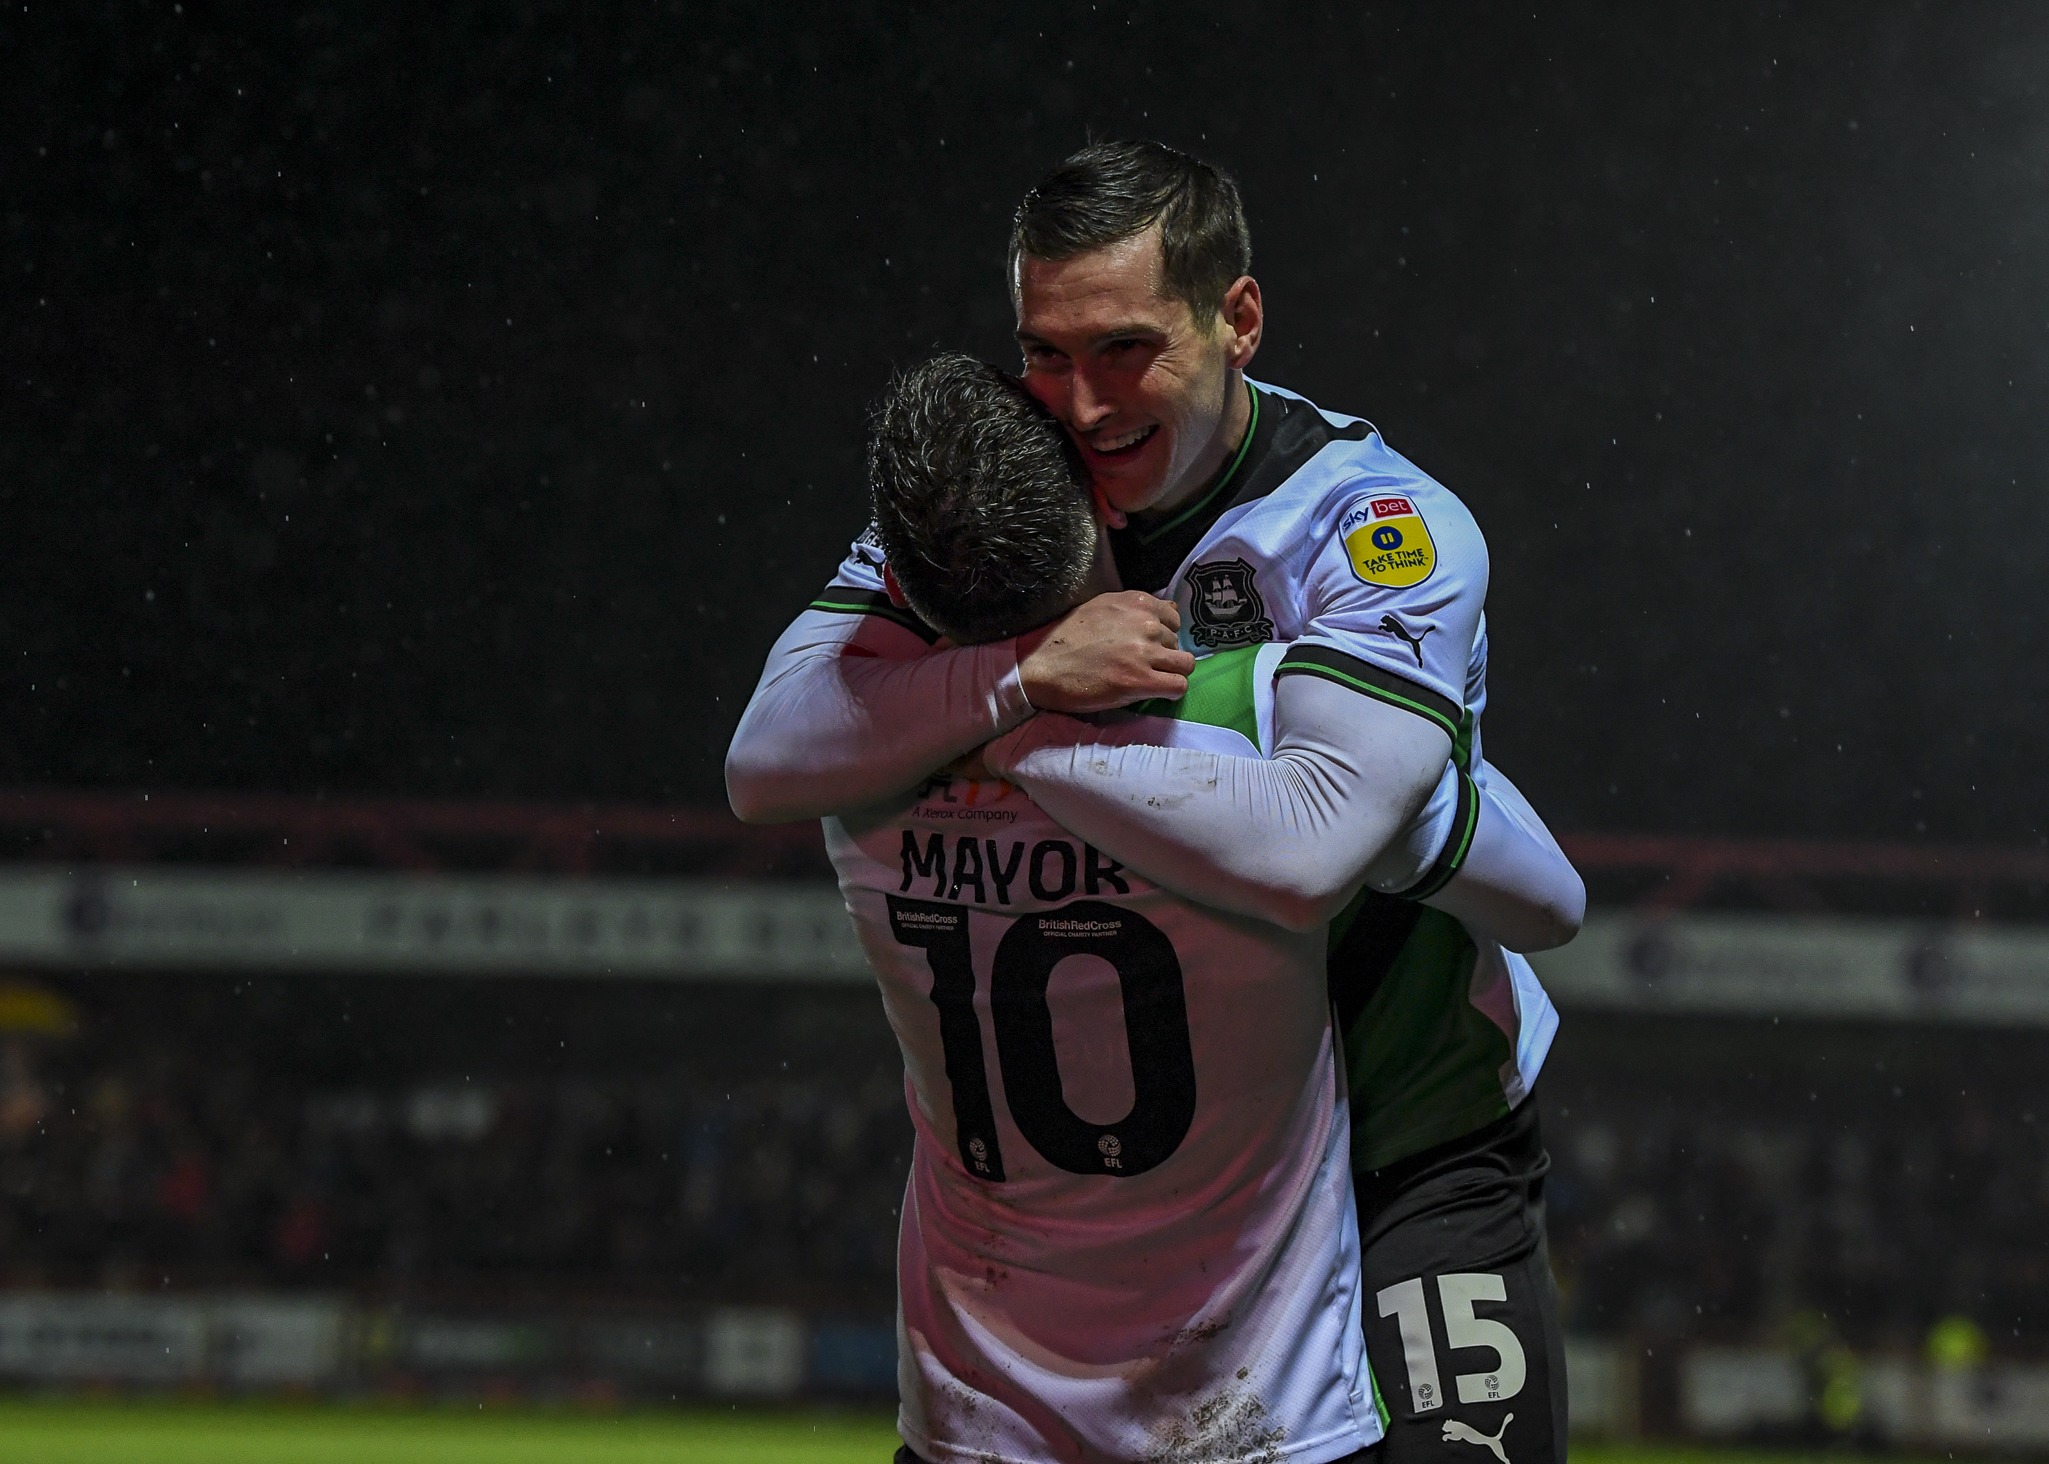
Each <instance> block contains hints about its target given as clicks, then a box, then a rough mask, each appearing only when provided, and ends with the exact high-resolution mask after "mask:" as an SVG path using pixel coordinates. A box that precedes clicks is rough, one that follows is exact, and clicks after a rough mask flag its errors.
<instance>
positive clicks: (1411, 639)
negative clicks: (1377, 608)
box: [1380, 615, 1437, 669]
mask: <svg viewBox="0 0 2049 1464" xmlns="http://www.w3.org/2000/svg"><path fill="white" fill-rule="evenodd" d="M1380 628H1381V629H1382V630H1384V631H1386V632H1387V633H1388V634H1389V635H1391V636H1393V637H1394V638H1395V639H1396V640H1401V641H1407V642H1408V643H1409V649H1410V650H1412V651H1414V652H1415V653H1416V665H1417V667H1418V668H1419V669H1420V668H1421V667H1422V665H1423V635H1428V634H1430V632H1431V631H1433V630H1435V629H1437V627H1436V626H1434V625H1426V626H1424V627H1423V635H1410V634H1409V632H1408V630H1407V629H1406V628H1405V627H1404V626H1403V625H1402V623H1401V622H1400V621H1399V620H1397V619H1395V618H1394V617H1393V616H1392V615H1383V616H1381V617H1380Z"/></svg>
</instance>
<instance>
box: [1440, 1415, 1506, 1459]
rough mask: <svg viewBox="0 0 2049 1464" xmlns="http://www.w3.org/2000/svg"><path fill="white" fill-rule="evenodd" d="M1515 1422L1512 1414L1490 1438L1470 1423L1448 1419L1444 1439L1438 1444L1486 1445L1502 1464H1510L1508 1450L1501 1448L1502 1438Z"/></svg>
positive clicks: (1503, 1420)
mask: <svg viewBox="0 0 2049 1464" xmlns="http://www.w3.org/2000/svg"><path fill="white" fill-rule="evenodd" d="M1514 1422H1515V1415H1514V1414H1513V1413H1511V1414H1509V1415H1508V1417H1506V1418H1504V1419H1502V1420H1501V1427H1500V1428H1498V1429H1496V1430H1495V1431H1494V1433H1493V1435H1492V1436H1491V1437H1490V1436H1489V1435H1487V1434H1483V1433H1481V1432H1480V1431H1479V1430H1478V1429H1477V1428H1474V1427H1473V1426H1472V1425H1471V1424H1470V1423H1460V1422H1459V1421H1458V1420H1457V1419H1456V1418H1447V1419H1445V1420H1444V1437H1443V1438H1441V1439H1439V1440H1438V1442H1439V1443H1444V1444H1485V1445H1486V1446H1487V1447H1488V1448H1490V1449H1492V1450H1493V1451H1494V1457H1495V1458H1497V1459H1499V1460H1500V1461H1501V1464H1508V1450H1506V1449H1504V1448H1502V1447H1501V1436H1502V1435H1503V1434H1505V1433H1507V1432H1508V1426H1509V1425H1510V1424H1511V1423H1514Z"/></svg>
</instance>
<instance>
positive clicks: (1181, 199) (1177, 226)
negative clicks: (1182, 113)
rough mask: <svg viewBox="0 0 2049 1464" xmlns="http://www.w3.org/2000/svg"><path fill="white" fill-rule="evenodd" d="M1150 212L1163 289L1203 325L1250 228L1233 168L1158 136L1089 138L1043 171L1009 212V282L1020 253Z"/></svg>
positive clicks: (1246, 252) (1092, 234)
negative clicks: (1163, 274)
mask: <svg viewBox="0 0 2049 1464" xmlns="http://www.w3.org/2000/svg"><path fill="white" fill-rule="evenodd" d="M1155 221H1157V222H1158V224H1159V226H1160V253H1161V256H1162V258H1163V260H1164V262H1165V266H1166V280H1165V284H1166V290H1167V293H1168V294H1169V295H1170V296H1172V297H1173V298H1175V299H1177V300H1182V301H1185V302H1186V303H1187V305H1188V308H1189V310H1190V311H1191V312H1193V314H1194V316H1195V319H1196V323H1197V325H1199V326H1200V327H1201V328H1202V329H1203V330H1204V331H1207V330H1208V329H1209V328H1210V323H1211V322H1212V321H1213V320H1214V319H1215V317H1216V314H1217V312H1218V311H1219V310H1221V309H1223V306H1224V296H1225V294H1226V293H1228V292H1229V290H1230V288H1231V285H1232V283H1233V282H1234V281H1236V280H1237V279H1238V278H1239V276H1241V275H1244V274H1247V273H1249V272H1250V271H1251V269H1252V233H1251V231H1250V230H1249V229H1247V228H1246V227H1245V206H1244V204H1243V202H1242V201H1241V200H1240V199H1239V197H1238V184H1237V183H1236V182H1235V181H1234V180H1233V179H1232V177H1231V175H1230V174H1229V173H1226V172H1225V171H1224V170H1223V169H1222V168H1218V167H1215V166H1213V165H1212V164H1209V163H1205V162H1203V161H1202V160H1201V159H1200V158H1192V157H1190V156H1189V155H1188V154H1187V153H1185V152H1181V151H1179V150H1178V149H1175V148H1171V147H1168V146H1166V145H1165V144H1164V143H1158V142H1092V143H1090V144H1089V145H1088V146H1087V147H1085V148H1083V149H1082V150H1081V151H1080V152H1078V153H1076V154H1074V155H1073V156H1072V157H1070V158H1068V159H1067V160H1066V161H1065V162H1063V163H1061V164H1060V165H1059V166H1058V167H1056V168H1054V169H1053V171H1052V172H1050V173H1048V174H1047V175H1046V176H1045V177H1043V178H1041V179H1040V180H1039V182H1038V186H1037V187H1035V188H1033V189H1032V191H1031V192H1029V193H1027V194H1026V195H1025V196H1024V202H1023V203H1021V204H1019V205H1018V206H1017V214H1016V216H1015V217H1014V218H1012V220H1011V224H1010V255H1009V259H1008V261H1007V264H1008V267H1009V271H1010V287H1011V290H1012V291H1013V292H1015V291H1016V289H1017V266H1018V261H1019V260H1020V259H1021V258H1025V257H1027V256H1029V257H1030V258H1032V259H1047V260H1055V259H1069V258H1072V257H1073V256H1074V255H1077V254H1085V253H1087V252H1088V251H1089V250H1091V249H1101V248H1103V247H1104V246H1105V245H1108V244H1115V243H1118V242H1119V241H1120V240H1124V239H1129V238H1131V237H1132V236H1134V235H1136V234H1141V233H1143V232H1145V230H1147V229H1149V228H1151V227H1152V225H1153V224H1154V222H1155Z"/></svg>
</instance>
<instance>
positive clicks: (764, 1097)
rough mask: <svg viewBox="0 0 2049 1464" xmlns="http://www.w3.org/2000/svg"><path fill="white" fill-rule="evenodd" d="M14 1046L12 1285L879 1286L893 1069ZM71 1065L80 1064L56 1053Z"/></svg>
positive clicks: (896, 1165) (890, 1233)
mask: <svg viewBox="0 0 2049 1464" xmlns="http://www.w3.org/2000/svg"><path fill="white" fill-rule="evenodd" d="M40 1056H41V1055H40V1054H39V1053H37V1052H36V1051H35V1050H34V1049H32V1048H31V1047H29V1046H28V1045H27V1044H25V1043H21V1042H15V1043H12V1044H9V1045H7V1046H6V1047H4V1048H0V1278H4V1284H6V1285H8V1286H12V1287H19V1286H24V1285H59V1286H99V1285H112V1286H116V1287H121V1288H135V1287H149V1288H156V1287H159V1286H163V1285H173V1286H193V1285H205V1286H243V1285H254V1286H294V1285H317V1286H321V1287H327V1288H350V1289H356V1290H365V1291H375V1292H382V1293H386V1294H394V1293H397V1294H403V1293H406V1292H426V1293H441V1294H449V1293H462V1292H472V1293H477V1294H488V1295H491V1296H494V1297H501V1298H502V1297H504V1296H507V1295H513V1296H517V1295H521V1294H529V1295H538V1294H560V1293H564V1292H571V1293H576V1294H584V1295H590V1294H631V1295H633V1296H634V1297H636V1298H641V1299H648V1298H653V1297H659V1296H671V1297H681V1296H685V1295H687V1296H688V1297H689V1299H691V1300H693V1301H717V1300H722V1299H746V1300H792V1301H802V1300H822V1301H825V1302H828V1303H829V1302H873V1301H875V1300H876V1299H877V1298H880V1299H881V1300H882V1301H883V1302H884V1303H886V1302H887V1299H888V1296H889V1294H890V1290H891V1287H892V1284H893V1279H894V1275H895V1223H896V1213H897V1207H898V1205H899V1203H900V1201H901V1198H902V1193H903V1175H904V1171H905V1166H906V1164H907V1162H908V1158H909V1138H910V1125H909V1121H908V1119H907V1118H906V1117H905V1114H904V1100H903V1091H902V1088H901V1087H900V1086H899V1085H898V1084H897V1083H895V1082H893V1081H890V1080H889V1079H888V1078H887V1077H886V1076H884V1075H882V1074H870V1075H868V1076H867V1077H866V1078H865V1079H863V1080H859V1081H855V1082H851V1083H849V1082H847V1081H844V1080H843V1079H840V1078H838V1077H834V1078H830V1079H822V1078H803V1077H797V1076H792V1075H789V1074H785V1073H781V1072H778V1073H776V1074H774V1075H773V1076H764V1077H761V1078H759V1079H756V1080H755V1081H753V1082H751V1083H749V1084H746V1085H742V1086H737V1087H736V1086H730V1085H725V1084H720V1085H718V1086H715V1087H707V1086H704V1085H693V1084H692V1083H690V1082H689V1081H688V1080H687V1079H685V1078H682V1077H672V1078H667V1079H657V1078H645V1077H642V1078H636V1079H630V1080H624V1081H618V1082H604V1081H593V1080H590V1079H585V1078H554V1079H536V1080H530V1081H520V1082H500V1083H495V1084H485V1083H479V1082H474V1081H465V1080H464V1079H463V1078H461V1077H460V1076H458V1077H455V1078H452V1079H444V1080H438V1081H433V1082H426V1083H418V1082H415V1083H411V1084H406V1085H400V1086H393V1087H389V1088H385V1089H376V1088H368V1087H350V1088H327V1087H321V1086H315V1085H306V1084H301V1083H296V1082H293V1081H292V1080H291V1078H290V1077H289V1075H283V1074H278V1073H269V1074H264V1075H261V1076H259V1075H257V1074H256V1073H254V1072H252V1071H251V1070H249V1069H246V1068H238V1067H236V1066H234V1065H233V1064H232V1063H224V1062H222V1061H219V1060H218V1059H216V1058H212V1057H209V1056H207V1055H204V1054H201V1053H197V1052H195V1053H191V1054H190V1055H189V1056H181V1055H178V1054H177V1053H176V1052H175V1051H171V1050H166V1051H162V1052H159V1053H158V1054H157V1055H156V1057H155V1060H154V1061H152V1062H151V1063H149V1064H148V1065H147V1066H145V1067H143V1068H141V1069H140V1070H133V1069H126V1068H120V1067H115V1068H108V1067H103V1066H98V1065H95V1064H93V1063H92V1062H90V1061H89V1060H86V1061H77V1060H75V1059H76V1057H77V1056H78V1055H76V1054H69V1053H66V1054H61V1055H60V1057H63V1058H72V1059H74V1060H72V1061H39V1060H38V1059H39V1057H40ZM66 1068H69V1069H70V1071H69V1072H66V1071H65V1070H64V1069H66Z"/></svg>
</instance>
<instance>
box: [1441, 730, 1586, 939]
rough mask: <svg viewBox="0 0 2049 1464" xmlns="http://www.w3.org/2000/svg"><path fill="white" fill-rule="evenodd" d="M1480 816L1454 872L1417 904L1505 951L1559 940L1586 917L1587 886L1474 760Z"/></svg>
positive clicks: (1513, 795)
mask: <svg viewBox="0 0 2049 1464" xmlns="http://www.w3.org/2000/svg"><path fill="white" fill-rule="evenodd" d="M1475 781H1476V783H1477V785H1478V788H1479V794H1480V797H1479V820H1478V824H1477V827H1476V828H1475V829H1474V831H1473V839H1472V847H1471V848H1470V849H1469V850H1468V851H1467V853H1466V857H1465V861H1464V863H1463V864H1461V865H1460V866H1459V871H1458V873H1457V874H1456V875H1454V876H1453V877H1452V878H1451V880H1450V881H1449V882H1448V883H1447V884H1446V885H1445V886H1444V887H1443V888H1442V889H1441V890H1439V891H1438V892H1437V893H1436V894H1434V895H1432V896H1430V897H1429V898H1428V899H1426V900H1425V901H1424V902H1423V903H1425V904H1426V905H1433V906H1435V907H1436V908H1437V909H1440V910H1442V911H1444V912H1445V913H1446V914H1448V915H1452V916H1456V917H1457V919H1458V920H1459V922H1460V923H1461V924H1462V925H1464V926H1465V927H1466V928H1467V929H1468V930H1471V931H1472V932H1474V933H1475V934H1479V935H1485V936H1486V937H1488V938H1489V939H1492V940H1495V941H1498V942H1499V943H1500V944H1501V945H1503V946H1504V947H1506V948H1507V949H1509V950H1511V951H1519V952H1522V951H1542V950H1550V949H1552V948H1553V947H1556V946H1561V945H1564V944H1565V943H1566V942H1567V941H1569V940H1571V939H1572V938H1573V936H1575V935H1577V934H1578V933H1579V927H1580V922H1581V921H1583V920H1584V919H1585V918H1586V912H1587V889H1586V885H1585V883H1584V882H1583V881H1582V880H1581V879H1580V877H1579V871H1577V870H1575V869H1574V868H1573V867H1572V862H1571V861H1570V860H1568V859H1567V858H1566V857H1565V851H1564V850H1563V849H1560V848H1559V847H1558V841H1557V840H1556V839H1554V838H1552V837H1551V831H1550V829H1548V828H1546V827H1545V826H1544V821H1543V819H1541V818H1539V817H1538V816H1537V811H1536V810H1535V809H1534V808H1532V807H1530V804H1529V800H1527V799H1526V798H1524V797H1523V795H1522V792H1521V791H1520V790H1519V789H1518V788H1517V787H1516V786H1515V784H1513V783H1511V782H1509V781H1508V779H1507V778H1506V777H1504V776H1502V773H1501V770H1500V769H1498V768H1495V767H1492V766H1490V765H1488V764H1484V763H1483V764H1482V765H1481V766H1480V769H1479V772H1478V775H1477V777H1476V779H1475Z"/></svg>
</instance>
